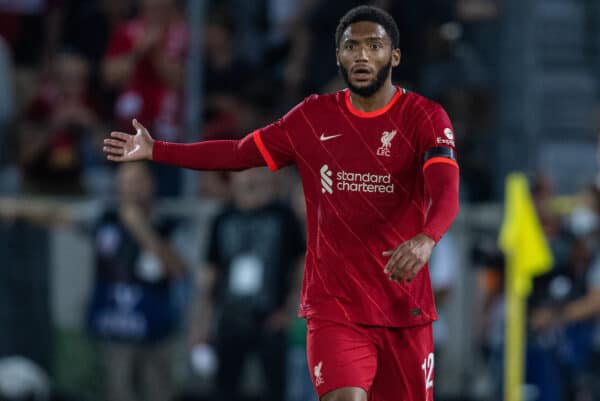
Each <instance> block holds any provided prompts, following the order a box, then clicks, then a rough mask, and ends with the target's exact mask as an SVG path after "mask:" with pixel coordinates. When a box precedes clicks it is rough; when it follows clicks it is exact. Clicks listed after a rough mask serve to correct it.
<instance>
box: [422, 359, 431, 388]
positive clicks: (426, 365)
mask: <svg viewBox="0 0 600 401" xmlns="http://www.w3.org/2000/svg"><path fill="white" fill-rule="evenodd" d="M433 365H434V359H433V352H430V353H429V355H427V358H425V359H424V360H423V364H422V365H421V369H423V374H424V375H425V391H427V390H429V389H430V388H432V387H433V379H432V376H433Z"/></svg>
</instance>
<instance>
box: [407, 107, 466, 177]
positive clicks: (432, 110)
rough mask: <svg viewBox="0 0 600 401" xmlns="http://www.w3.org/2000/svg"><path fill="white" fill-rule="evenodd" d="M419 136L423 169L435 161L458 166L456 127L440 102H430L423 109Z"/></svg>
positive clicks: (418, 129) (418, 128)
mask: <svg viewBox="0 0 600 401" xmlns="http://www.w3.org/2000/svg"><path fill="white" fill-rule="evenodd" d="M417 138H418V144H419V146H418V148H419V156H420V158H421V163H422V166H423V170H425V169H426V168H428V167H429V166H430V165H432V164H435V163H446V164H451V165H453V166H455V167H458V164H457V160H456V146H455V143H454V129H453V128H452V123H451V122H450V118H448V114H446V111H445V110H444V109H443V108H442V107H441V106H440V105H439V104H437V103H433V102H430V104H429V105H427V106H426V107H424V108H423V109H422V115H421V118H420V122H419V124H418V126H417Z"/></svg>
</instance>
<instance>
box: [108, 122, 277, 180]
mask: <svg viewBox="0 0 600 401" xmlns="http://www.w3.org/2000/svg"><path fill="white" fill-rule="evenodd" d="M133 126H134V128H135V130H136V134H135V135H130V134H126V133H124V132H112V133H111V134H110V136H111V137H110V138H107V139H105V140H104V147H103V151H104V153H106V155H107V156H106V157H107V159H108V160H113V161H116V162H129V161H136V160H152V161H154V162H156V163H162V164H168V165H170V166H176V167H184V168H189V169H193V170H233V171H237V170H244V169H247V168H251V167H259V166H265V165H266V161H265V159H264V158H263V156H262V154H261V152H260V151H259V149H258V147H257V144H256V142H255V141H256V138H255V136H254V133H253V134H250V135H246V137H244V138H242V139H240V140H237V141H235V140H222V141H221V140H219V141H200V142H194V143H175V142H163V141H157V140H154V139H152V137H151V136H150V133H148V130H147V129H146V128H144V126H143V125H142V124H140V123H139V122H138V121H137V120H133Z"/></svg>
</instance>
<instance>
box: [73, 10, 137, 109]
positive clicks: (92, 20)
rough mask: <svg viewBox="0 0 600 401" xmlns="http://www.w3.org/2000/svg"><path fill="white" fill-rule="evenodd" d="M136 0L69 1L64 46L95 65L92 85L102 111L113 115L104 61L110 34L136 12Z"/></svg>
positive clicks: (92, 66) (112, 99) (92, 73)
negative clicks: (103, 65) (105, 78)
mask: <svg viewBox="0 0 600 401" xmlns="http://www.w3.org/2000/svg"><path fill="white" fill-rule="evenodd" d="M133 6H134V0H89V1H79V0H67V1H66V5H65V11H64V14H65V17H64V23H63V28H62V31H63V39H62V40H63V45H64V47H66V48H67V49H70V50H72V51H75V52H77V53H78V54H81V55H82V56H83V57H85V58H86V59H87V60H88V61H89V62H90V66H91V71H90V84H91V89H92V94H93V96H94V100H95V101H96V103H97V104H98V107H99V110H100V114H101V115H102V116H103V117H110V116H111V114H112V110H111V109H112V104H113V103H114V94H113V93H112V92H110V91H108V90H107V88H106V87H104V85H102V77H101V71H100V69H101V68H100V67H101V61H102V58H103V57H104V54H105V53H106V50H107V47H108V44H109V40H110V35H111V33H112V32H113V31H114V30H116V29H117V27H118V26H120V25H121V24H123V23H125V21H126V20H127V18H129V17H131V16H132V14H133V8H134V7H133Z"/></svg>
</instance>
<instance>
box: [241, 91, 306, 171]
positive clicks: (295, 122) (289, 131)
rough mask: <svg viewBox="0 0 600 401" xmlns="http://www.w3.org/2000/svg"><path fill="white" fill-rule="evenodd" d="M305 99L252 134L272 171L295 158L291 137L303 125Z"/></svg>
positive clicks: (295, 135)
mask: <svg viewBox="0 0 600 401" xmlns="http://www.w3.org/2000/svg"><path fill="white" fill-rule="evenodd" d="M305 104H306V100H305V101H303V102H302V103H300V104H298V105H296V107H294V108H293V109H292V110H290V111H289V112H288V113H287V114H286V115H285V116H283V117H282V118H280V119H279V120H277V121H276V122H274V123H273V124H270V125H267V126H266V127H263V128H260V129H258V130H256V131H254V133H253V134H252V135H253V136H254V142H255V143H256V146H257V147H258V150H259V151H260V153H261V155H262V157H263V158H264V159H265V162H266V163H267V166H268V167H269V169H271V170H272V171H275V170H278V169H280V168H282V167H285V166H287V165H290V164H293V163H294V162H295V160H296V151H295V149H294V143H293V138H294V137H297V135H298V133H299V132H301V130H302V129H303V127H304V126H305V121H304V114H303V113H304V112H303V109H304V107H305Z"/></svg>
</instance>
